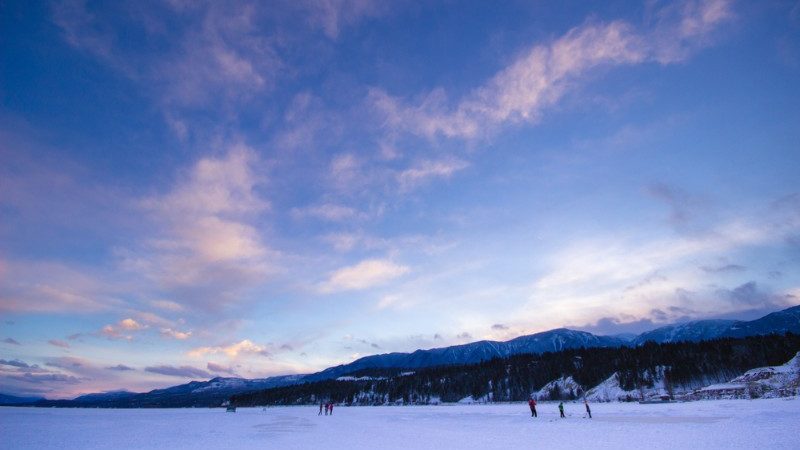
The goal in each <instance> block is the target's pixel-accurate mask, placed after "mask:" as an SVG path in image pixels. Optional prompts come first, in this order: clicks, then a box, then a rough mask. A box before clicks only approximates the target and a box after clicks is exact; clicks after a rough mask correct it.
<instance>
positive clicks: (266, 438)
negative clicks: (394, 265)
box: [0, 397, 800, 450]
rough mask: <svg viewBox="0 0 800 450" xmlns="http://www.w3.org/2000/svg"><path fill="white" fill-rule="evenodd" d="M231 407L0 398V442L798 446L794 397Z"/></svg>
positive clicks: (25, 445)
mask: <svg viewBox="0 0 800 450" xmlns="http://www.w3.org/2000/svg"><path fill="white" fill-rule="evenodd" d="M565 405H566V412H567V418H566V419H559V418H558V412H557V409H556V404H555V403H540V405H539V412H540V414H539V418H538V419H534V418H531V417H530V412H529V410H528V406H527V405H526V404H502V405H453V406H446V405H444V406H408V407H388V406H387V407H351V408H347V407H337V408H336V409H335V410H334V415H333V416H331V417H326V416H318V415H317V412H318V410H319V409H318V407H277V408H267V409H266V410H262V409H261V408H249V409H239V410H238V411H237V412H236V413H226V412H225V410H224V409H134V410H109V409H52V408H51V409H37V408H0V436H2V438H0V448H3V449H50V448H64V449H83V448H97V449H101V448H102V449H134V448H170V449H173V448H186V449H189V448H192V449H195V448H219V449H226V448H237V449H238V448H274V449H325V450H332V449H348V450H354V449H377V448H380V449H404V450H409V449H459V450H464V449H510V448H534V447H536V448H575V449H579V448H591V449H605V448H609V449H611V448H647V449H659V448H669V449H672V450H674V449H677V448H702V449H710V448H715V449H730V448H748V449H756V448H770V449H783V448H785V449H790V448H792V449H798V448H800V438H798V436H799V435H800V433H799V432H800V399H798V398H797V397H793V398H784V399H762V400H717V401H698V402H690V403H672V404H657V405H640V404H636V403H634V404H631V403H604V404H593V405H592V413H593V415H594V419H591V420H590V419H587V418H584V409H583V405H582V404H580V403H566V404H565Z"/></svg>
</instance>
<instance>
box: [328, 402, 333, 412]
mask: <svg viewBox="0 0 800 450" xmlns="http://www.w3.org/2000/svg"><path fill="white" fill-rule="evenodd" d="M328 409H329V410H330V411H331V415H333V402H330V403H328Z"/></svg>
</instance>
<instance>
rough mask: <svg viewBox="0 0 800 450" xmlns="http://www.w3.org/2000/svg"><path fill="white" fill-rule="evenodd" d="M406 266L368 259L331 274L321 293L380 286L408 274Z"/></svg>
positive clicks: (321, 288)
mask: <svg viewBox="0 0 800 450" xmlns="http://www.w3.org/2000/svg"><path fill="white" fill-rule="evenodd" d="M409 270H410V269H409V268H408V266H403V265H399V264H396V263H394V262H392V261H389V260H382V259H368V260H364V261H361V262H359V263H358V264H355V265H353V266H348V267H343V268H341V269H339V270H337V271H335V272H333V273H332V274H331V275H330V277H329V278H328V281H326V282H325V283H324V284H323V285H322V286H321V287H320V291H321V292H323V293H331V292H339V291H357V290H363V289H369V288H372V287H376V286H381V285H384V284H386V283H388V282H389V281H391V280H394V279H396V278H399V277H401V276H403V275H405V274H406V273H408V272H409Z"/></svg>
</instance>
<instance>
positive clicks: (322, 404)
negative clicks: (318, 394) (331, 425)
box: [317, 402, 325, 416]
mask: <svg viewBox="0 0 800 450" xmlns="http://www.w3.org/2000/svg"><path fill="white" fill-rule="evenodd" d="M324 406H325V404H324V403H322V402H320V404H319V414H317V415H318V416H321V415H322V408H323V407H324Z"/></svg>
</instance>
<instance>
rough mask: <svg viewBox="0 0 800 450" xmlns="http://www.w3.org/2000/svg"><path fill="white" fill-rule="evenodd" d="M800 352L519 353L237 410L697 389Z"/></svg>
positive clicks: (379, 377) (383, 375)
mask: <svg viewBox="0 0 800 450" xmlns="http://www.w3.org/2000/svg"><path fill="white" fill-rule="evenodd" d="M799 350H800V336H798V335H795V334H791V333H787V334H784V335H768V336H753V337H747V338H724V339H714V340H709V341H702V342H677V343H664V344H659V343H655V342H647V343H645V344H643V345H641V346H637V347H620V348H579V349H569V350H563V351H559V352H546V353H542V354H524V355H514V356H510V357H507V358H496V359H492V360H488V361H484V362H481V363H477V364H469V365H447V366H439V367H431V368H425V369H416V370H414V371H413V372H410V370H412V369H408V368H391V369H365V370H359V371H356V372H354V373H352V374H350V375H352V376H353V377H354V378H358V377H367V378H369V379H365V378H362V379H360V380H359V379H353V380H342V381H338V380H325V381H318V382H312V383H305V384H299V385H293V386H285V387H279V388H272V389H265V390H261V391H255V392H248V393H243V394H237V395H234V396H232V397H231V402H232V403H233V404H235V405H237V406H262V405H263V406H267V405H309V404H318V403H320V402H322V401H325V402H327V401H332V402H334V403H339V404H345V405H382V404H427V403H438V402H457V401H459V400H461V399H463V398H465V397H468V396H472V398H474V399H478V398H483V399H487V400H489V401H494V402H502V401H524V400H526V399H528V397H529V396H530V394H531V393H532V392H535V391H538V390H540V389H541V388H542V387H543V386H545V385H546V384H547V383H548V382H550V381H553V380H556V379H559V378H561V377H568V376H571V377H572V378H573V379H574V380H575V381H576V382H577V383H578V384H580V386H583V387H586V388H591V387H594V386H596V385H598V384H600V383H601V382H603V381H604V380H606V379H608V378H609V377H610V376H611V375H613V374H614V373H616V374H617V377H618V380H619V383H620V387H621V388H622V389H624V390H636V389H642V388H651V387H653V383H654V378H656V377H654V374H659V375H660V376H661V377H663V379H664V380H665V381H666V384H667V385H668V389H669V388H670V387H679V386H680V387H696V386H697V385H698V383H699V382H702V381H704V380H728V379H731V378H734V377H736V376H738V375H741V374H742V373H743V372H745V371H747V370H750V369H753V368H756V367H763V366H772V365H781V364H783V363H785V362H786V361H788V360H789V359H791V358H792V357H793V356H794V355H795V354H796V353H797V352H798V351H799ZM582 394H583V392H581V391H580V389H578V390H577V391H576V390H572V391H567V392H562V391H561V390H559V389H554V390H553V391H552V392H550V395H551V397H553V398H554V399H559V398H560V399H569V398H577V397H580V396H581V395H582Z"/></svg>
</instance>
